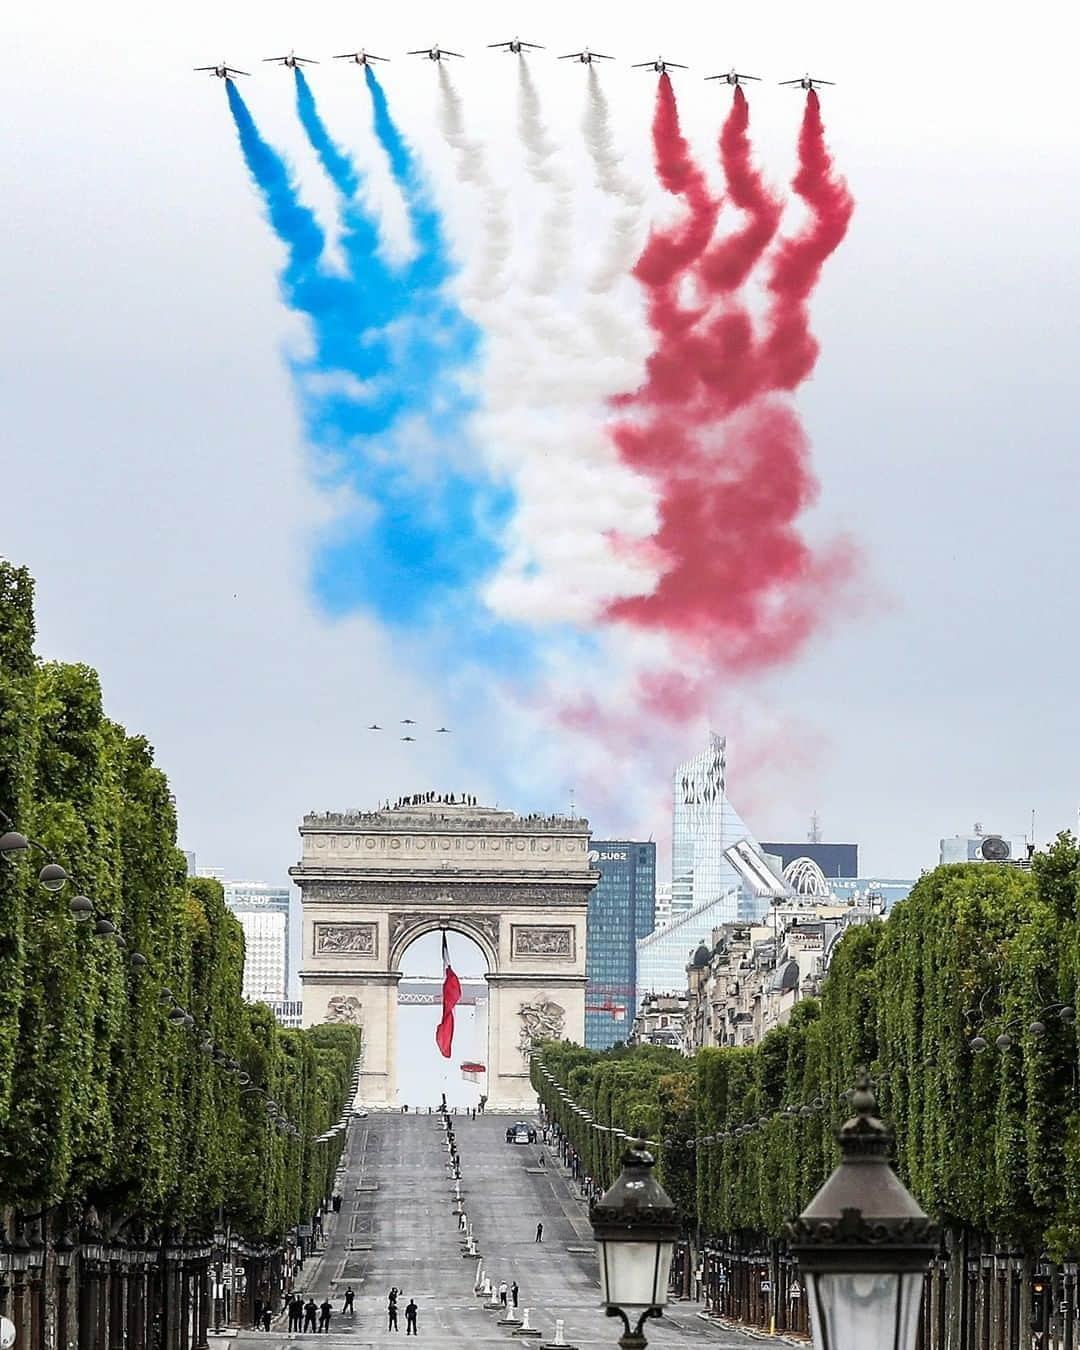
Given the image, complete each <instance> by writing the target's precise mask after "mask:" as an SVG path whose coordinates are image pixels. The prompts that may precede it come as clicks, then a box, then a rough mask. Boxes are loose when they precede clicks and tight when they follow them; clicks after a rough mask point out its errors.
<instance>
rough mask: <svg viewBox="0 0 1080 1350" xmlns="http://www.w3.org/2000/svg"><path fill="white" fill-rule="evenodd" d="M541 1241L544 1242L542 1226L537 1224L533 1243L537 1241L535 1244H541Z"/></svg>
mask: <svg viewBox="0 0 1080 1350" xmlns="http://www.w3.org/2000/svg"><path fill="white" fill-rule="evenodd" d="M543 1240H544V1225H543V1224H542V1223H538V1224H537V1225H536V1238H535V1241H537V1242H543Z"/></svg>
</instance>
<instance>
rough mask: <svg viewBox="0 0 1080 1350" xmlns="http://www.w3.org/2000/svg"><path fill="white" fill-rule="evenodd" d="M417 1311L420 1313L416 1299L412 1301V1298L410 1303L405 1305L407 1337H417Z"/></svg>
mask: <svg viewBox="0 0 1080 1350" xmlns="http://www.w3.org/2000/svg"><path fill="white" fill-rule="evenodd" d="M417 1311H418V1310H417V1307H416V1301H415V1299H411V1298H410V1299H409V1301H408V1303H406V1304H405V1335H406V1336H415V1335H416V1334H417V1331H416V1314H417Z"/></svg>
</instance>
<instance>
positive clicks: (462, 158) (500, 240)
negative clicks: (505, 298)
mask: <svg viewBox="0 0 1080 1350" xmlns="http://www.w3.org/2000/svg"><path fill="white" fill-rule="evenodd" d="M439 95H440V97H439V126H440V129H441V131H442V134H443V137H444V138H445V140H446V142H447V144H448V145H450V146H451V147H452V149H454V150H455V151H456V152H457V157H458V176H459V177H460V178H461V179H462V181H463V182H466V183H471V184H473V186H474V187H476V189H477V191H478V192H479V194H480V203H481V212H482V215H483V223H484V249H483V252H482V254H481V259H480V266H479V268H478V272H477V275H476V278H475V280H474V281H473V283H472V285H471V286H470V288H469V289H470V293H471V294H472V295H473V296H475V298H477V299H480V300H486V299H491V298H493V297H494V296H496V295H498V294H499V292H500V291H501V290H502V289H503V287H504V286H505V280H504V277H503V271H504V269H505V267H506V264H507V261H508V260H509V257H510V249H511V243H512V230H511V226H510V216H509V213H508V211H507V206H506V193H505V192H504V191H503V189H502V188H501V187H500V186H499V185H498V183H496V182H495V180H494V178H492V176H491V171H490V170H489V168H488V162H487V155H486V153H485V151H484V147H483V146H482V145H481V144H480V143H479V141H474V140H471V139H470V138H469V137H468V135H466V132H465V117H464V113H463V111H462V107H461V98H460V96H459V95H458V93H457V90H456V89H455V88H454V85H453V81H452V80H451V79H450V74H449V72H448V71H447V69H446V67H445V66H444V65H443V64H442V63H441V62H440V64H439Z"/></svg>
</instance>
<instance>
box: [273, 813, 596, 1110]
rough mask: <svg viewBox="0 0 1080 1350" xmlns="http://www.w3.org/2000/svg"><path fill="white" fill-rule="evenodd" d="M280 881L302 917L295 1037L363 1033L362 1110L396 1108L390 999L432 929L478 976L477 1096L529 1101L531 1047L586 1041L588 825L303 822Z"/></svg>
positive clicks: (540, 820) (327, 818)
mask: <svg viewBox="0 0 1080 1350" xmlns="http://www.w3.org/2000/svg"><path fill="white" fill-rule="evenodd" d="M300 836H301V839H302V856H301V861H300V863H299V864H298V865H297V866H296V867H293V868H291V869H290V875H291V876H292V877H293V879H294V880H295V881H296V883H297V885H298V886H299V887H300V891H301V899H302V902H303V916H304V939H303V940H304V956H303V963H302V970H301V976H300V978H301V982H302V984H303V993H304V1024H305V1025H306V1026H312V1025H315V1024H317V1023H320V1022H328V1021H330V1022H332V1021H350V1022H356V1023H358V1024H359V1025H360V1026H361V1027H362V1029H363V1044H364V1050H363V1064H362V1073H361V1089H360V1090H361V1096H362V1100H363V1101H364V1102H366V1103H370V1104H372V1105H387V1106H390V1105H394V1104H395V1101H396V1082H395V1056H396V1050H397V1046H396V1039H397V1038H396V1024H397V985H398V981H399V980H400V979H401V969H400V966H401V958H402V956H403V955H404V953H405V950H406V948H407V947H408V946H409V944H410V943H411V942H412V941H413V940H414V939H415V938H418V937H420V936H421V935H422V934H423V933H428V932H431V931H432V930H435V929H439V928H446V929H448V930H450V931H452V932H456V933H462V934H464V935H465V936H466V937H470V938H472V939H473V941H474V942H476V944H477V946H478V947H479V948H480V950H481V951H482V952H483V954H484V958H485V960H486V962H487V982H488V986H489V1002H488V1008H489V1011H488V1058H487V1068H488V1074H487V1094H488V1103H489V1106H490V1107H492V1108H494V1109H511V1110H516V1109H518V1108H524V1107H526V1106H527V1105H529V1103H530V1102H531V1101H532V1100H533V1098H534V1094H533V1091H532V1088H531V1087H530V1084H529V1065H528V1057H527V1053H526V1052H527V1049H528V1046H529V1043H530V1041H531V1040H532V1039H534V1038H539V1037H558V1038H563V1039H566V1040H571V1041H577V1042H578V1043H579V1044H583V1043H584V1039H585V914H586V905H587V900H588V895H589V892H590V891H591V890H592V888H593V886H595V885H596V882H597V880H598V874H597V873H596V872H594V871H593V870H592V868H591V864H590V861H589V823H588V821H586V820H573V819H568V818H565V817H562V816H517V815H515V814H514V813H513V812H511V811H500V810H497V809H494V808H490V807H483V806H471V805H462V804H448V803H445V802H439V801H434V802H431V803H430V804H424V805H420V806H417V805H409V806H398V807H392V808H389V809H385V810H379V811H367V812H356V813H330V812H328V813H326V814H316V815H309V816H305V817H304V821H303V824H302V825H301V827H300Z"/></svg>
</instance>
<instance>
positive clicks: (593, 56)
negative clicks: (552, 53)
mask: <svg viewBox="0 0 1080 1350" xmlns="http://www.w3.org/2000/svg"><path fill="white" fill-rule="evenodd" d="M559 60H560V61H580V62H581V64H582V65H583V66H591V65H592V63H593V62H594V61H614V60H615V58H614V57H613V56H605V55H604V53H603V52H591V51H589V49H588V47H584V48H582V50H581V51H580V52H567V53H566V55H565V56H560V57H559Z"/></svg>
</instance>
